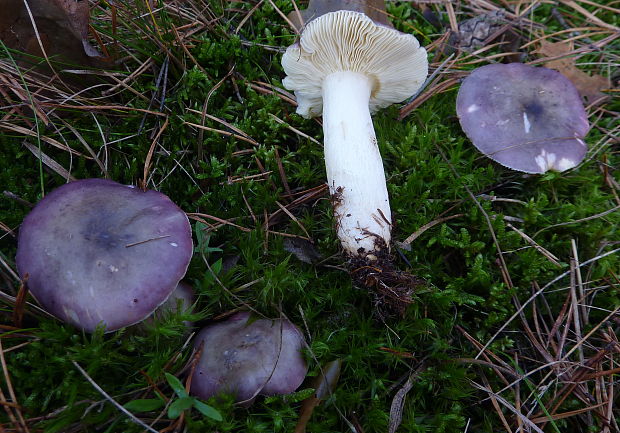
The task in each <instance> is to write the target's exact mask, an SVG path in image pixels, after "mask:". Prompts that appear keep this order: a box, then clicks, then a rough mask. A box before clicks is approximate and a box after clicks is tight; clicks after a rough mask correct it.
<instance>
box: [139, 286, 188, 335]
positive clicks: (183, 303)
mask: <svg viewBox="0 0 620 433" xmlns="http://www.w3.org/2000/svg"><path fill="white" fill-rule="evenodd" d="M195 300H196V296H195V294H194V289H193V288H192V286H190V285H189V284H187V283H185V282H183V281H181V282H179V284H178V285H177V286H176V288H175V289H174V291H173V292H172V293H171V294H170V296H168V299H166V300H165V301H164V303H163V304H161V305H160V306H159V307H157V309H156V310H155V311H154V312H153V315H152V316H150V317H147V318H146V320H144V322H142V323H145V324H147V325H152V324H153V322H154V320H155V319H162V318H163V317H165V316H166V315H167V314H170V313H191V312H192V306H193V304H194V301H195ZM183 324H184V325H185V326H186V327H187V328H190V327H191V326H192V322H189V321H184V322H183Z"/></svg>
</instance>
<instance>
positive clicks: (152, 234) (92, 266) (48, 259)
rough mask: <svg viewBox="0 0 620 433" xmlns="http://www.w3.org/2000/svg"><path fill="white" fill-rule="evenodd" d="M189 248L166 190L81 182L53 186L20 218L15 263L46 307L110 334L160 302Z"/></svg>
mask: <svg viewBox="0 0 620 433" xmlns="http://www.w3.org/2000/svg"><path fill="white" fill-rule="evenodd" d="M192 249H193V245H192V237H191V228H190V225H189V220H188V219H187V216H186V215H185V213H184V212H183V211H182V210H181V209H180V208H179V207H178V206H177V205H175V204H174V203H173V202H172V201H171V200H170V199H169V198H168V197H167V196H165V195H164V194H161V193H159V192H155V191H142V190H141V189H138V188H134V187H131V186H126V185H121V184H119V183H116V182H112V181H110V180H104V179H86V180H79V181H76V182H71V183H68V184H65V185H63V186H61V187H60V188H57V189H56V190H54V191H52V192H51V193H49V194H48V195H46V196H45V198H44V199H43V200H41V201H40V202H39V203H38V204H37V205H36V206H35V208H34V209H33V210H32V211H31V212H30V213H29V214H28V215H27V216H26V218H25V219H24V222H23V223H22V225H21V228H20V230H19V237H18V248H17V257H16V263H17V269H18V271H19V274H20V275H21V276H22V278H23V277H25V276H26V275H27V276H28V287H29V288H30V291H31V293H32V294H33V295H34V296H35V297H36V298H37V300H38V301H39V303H40V304H41V305H42V306H43V307H44V308H45V309H46V310H47V311H49V312H50V313H52V314H53V315H54V316H56V317H58V318H59V319H61V320H64V321H66V322H69V323H72V324H74V325H75V326H77V327H79V328H82V329H84V330H86V331H89V332H92V331H93V330H94V329H95V328H96V327H97V326H98V325H99V324H103V325H105V328H106V332H109V331H113V330H116V329H119V328H122V327H125V326H128V325H131V324H134V323H136V322H139V321H140V320H142V319H144V318H145V317H147V316H148V315H149V314H151V313H152V312H153V310H155V309H156V308H157V307H158V306H159V305H160V304H162V303H163V302H164V301H165V300H166V299H167V298H168V296H169V295H170V293H172V291H173V290H174V289H175V287H176V286H177V283H178V282H179V281H180V280H181V278H182V277H183V275H185V271H186V270H187V266H188V265H189V261H190V259H191V256H192Z"/></svg>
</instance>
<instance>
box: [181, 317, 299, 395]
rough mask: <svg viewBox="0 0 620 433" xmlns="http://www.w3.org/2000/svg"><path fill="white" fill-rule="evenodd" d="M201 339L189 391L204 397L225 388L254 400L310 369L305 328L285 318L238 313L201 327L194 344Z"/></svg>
mask: <svg viewBox="0 0 620 433" xmlns="http://www.w3.org/2000/svg"><path fill="white" fill-rule="evenodd" d="M200 345H203V349H202V355H201V357H200V359H199V361H198V364H196V369H195V370H194V375H193V376H192V388H191V393H192V394H193V395H195V396H197V397H200V398H203V399H207V398H209V397H212V396H214V395H216V394H219V393H222V392H225V393H230V394H233V395H234V396H235V398H236V400H237V401H240V402H245V403H250V402H251V401H252V400H253V399H254V397H256V396H257V395H258V394H260V395H274V394H289V393H291V392H293V391H295V390H296V389H297V388H298V387H299V385H301V383H302V382H303V380H304V378H305V377H306V373H307V371H308V367H307V366H306V363H305V361H304V359H303V356H302V354H301V349H302V348H303V347H304V338H303V334H302V333H301V331H300V330H299V329H298V328H297V327H296V326H295V325H293V324H292V323H291V322H289V321H288V320H285V319H274V320H268V319H258V320H254V321H252V320H251V318H250V313H246V312H243V313H237V314H235V315H233V316H231V317H230V318H228V319H227V320H225V321H222V322H219V323H215V324H213V325H210V326H207V327H205V328H204V329H203V330H202V331H200V333H199V334H198V336H197V337H196V341H195V343H194V347H196V348H199V347H200Z"/></svg>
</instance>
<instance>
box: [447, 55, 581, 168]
mask: <svg viewBox="0 0 620 433" xmlns="http://www.w3.org/2000/svg"><path fill="white" fill-rule="evenodd" d="M456 111H457V114H458V116H459V121H460V122H461V127H462V128H463V131H465V134H466V135H467V137H469V139H470V140H471V141H472V143H473V144H474V146H476V147H477V148H478V150H480V151H481V152H482V153H484V154H485V155H487V156H488V157H490V158H491V159H493V160H494V161H497V162H499V163H500V164H502V165H504V166H506V167H508V168H511V169H513V170H519V171H523V172H526V173H544V172H546V171H547V170H556V171H564V170H568V169H569V168H572V167H575V166H576V165H577V164H579V163H580V162H581V161H582V160H583V158H584V156H585V154H586V151H587V146H586V143H585V141H584V137H585V135H586V134H587V133H588V130H589V128H590V126H589V124H588V117H587V115H586V112H585V109H584V108H583V104H582V102H581V98H580V97H579V93H578V91H577V89H576V88H575V86H574V85H573V84H572V83H571V82H570V80H569V79H568V78H566V77H565V76H564V75H562V74H561V73H559V72H557V71H554V70H551V69H547V68H544V67H534V66H529V65H524V64H522V63H509V64H493V65H486V66H482V67H480V68H478V69H476V70H474V71H473V72H472V73H471V74H470V75H469V76H468V77H467V78H466V79H465V80H464V81H463V84H462V85H461V88H460V90H459V93H458V96H457V99H456Z"/></svg>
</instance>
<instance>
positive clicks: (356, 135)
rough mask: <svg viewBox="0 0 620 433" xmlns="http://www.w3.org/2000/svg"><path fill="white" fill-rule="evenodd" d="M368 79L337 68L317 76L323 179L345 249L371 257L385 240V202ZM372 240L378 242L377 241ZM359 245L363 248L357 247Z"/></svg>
mask: <svg viewBox="0 0 620 433" xmlns="http://www.w3.org/2000/svg"><path fill="white" fill-rule="evenodd" d="M372 85H373V83H372V81H371V79H370V78H369V77H368V76H366V75H364V74H361V73H357V72H350V71H341V72H334V73H331V74H329V75H328V76H326V77H325V79H324V81H323V132H324V146H325V167H326V169H327V182H328V185H329V189H330V192H331V194H332V200H333V204H334V214H335V218H336V225H337V230H338V237H339V238H340V241H341V243H342V246H343V247H344V249H345V251H347V252H348V253H349V254H352V255H360V256H366V255H367V254H368V256H367V257H368V258H370V259H373V258H375V257H376V256H375V255H374V254H373V252H375V251H376V250H378V249H381V248H380V246H381V244H382V242H381V241H384V242H385V244H383V246H384V248H385V247H387V246H389V244H390V229H391V221H390V218H391V216H390V203H389V198H388V192H387V187H386V183H385V172H384V170H383V163H382V160H381V154H380V153H379V149H378V147H377V139H376V137H375V130H374V128H373V125H372V118H371V117H370V109H369V101H370V93H371V89H372ZM377 241H378V242H379V243H377ZM360 248H363V250H360Z"/></svg>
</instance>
